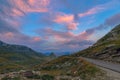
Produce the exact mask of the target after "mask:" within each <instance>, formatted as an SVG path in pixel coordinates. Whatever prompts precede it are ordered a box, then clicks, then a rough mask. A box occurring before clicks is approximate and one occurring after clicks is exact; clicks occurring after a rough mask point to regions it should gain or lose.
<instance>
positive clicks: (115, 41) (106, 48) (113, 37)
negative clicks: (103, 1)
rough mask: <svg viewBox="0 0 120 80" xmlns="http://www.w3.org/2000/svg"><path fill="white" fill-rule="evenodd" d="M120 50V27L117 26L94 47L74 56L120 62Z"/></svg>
mask: <svg viewBox="0 0 120 80" xmlns="http://www.w3.org/2000/svg"><path fill="white" fill-rule="evenodd" d="M119 50H120V25H118V26H116V27H115V28H114V29H113V30H112V31H110V32H109V33H108V34H107V35H105V36H104V37H103V38H101V39H100V40H98V41H97V42H96V43H95V44H94V45H93V46H91V47H89V48H87V49H85V50H83V51H80V52H77V53H76V54H73V55H72V56H85V57H92V58H99V59H103V60H109V61H114V62H120V61H119V60H118V58H120V56H119V52H120V51H119Z"/></svg>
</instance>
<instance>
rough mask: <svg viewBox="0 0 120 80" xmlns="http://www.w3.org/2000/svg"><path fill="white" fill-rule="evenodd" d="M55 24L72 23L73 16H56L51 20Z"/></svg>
mask: <svg viewBox="0 0 120 80" xmlns="http://www.w3.org/2000/svg"><path fill="white" fill-rule="evenodd" d="M53 21H54V22H56V23H60V24H61V23H71V22H73V21H74V15H69V14H68V15H67V14H57V15H56V17H55V19H54V20H53Z"/></svg>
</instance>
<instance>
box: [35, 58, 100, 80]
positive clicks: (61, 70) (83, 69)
mask: <svg viewBox="0 0 120 80" xmlns="http://www.w3.org/2000/svg"><path fill="white" fill-rule="evenodd" d="M35 69H36V70H37V71H38V70H40V71H41V73H42V74H49V75H53V76H72V77H78V76H80V77H81V78H82V79H83V80H90V79H92V78H93V77H97V74H99V75H101V73H102V72H101V71H100V70H99V69H98V68H96V67H95V66H94V65H92V64H90V63H88V62H86V61H85V60H83V59H81V58H76V57H70V56H63V57H59V58H57V59H54V60H52V61H50V62H48V63H45V64H43V65H38V66H35Z"/></svg>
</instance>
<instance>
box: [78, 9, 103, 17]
mask: <svg viewBox="0 0 120 80" xmlns="http://www.w3.org/2000/svg"><path fill="white" fill-rule="evenodd" d="M103 9H104V8H103V7H93V8H92V9H89V10H88V11H87V12H84V13H80V14H79V17H84V16H89V15H93V14H96V13H99V12H100V11H101V10H103Z"/></svg>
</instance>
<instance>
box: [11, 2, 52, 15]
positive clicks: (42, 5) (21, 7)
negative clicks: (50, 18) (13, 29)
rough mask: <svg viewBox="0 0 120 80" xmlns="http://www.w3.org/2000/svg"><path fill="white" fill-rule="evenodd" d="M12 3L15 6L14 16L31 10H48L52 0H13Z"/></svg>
mask: <svg viewBox="0 0 120 80" xmlns="http://www.w3.org/2000/svg"><path fill="white" fill-rule="evenodd" d="M10 3H11V4H12V5H13V6H14V8H13V9H12V12H13V16H23V15H24V13H29V12H48V5H49V3H50V0H36V1H35V0H28V1H24V0H11V1H10Z"/></svg>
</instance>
